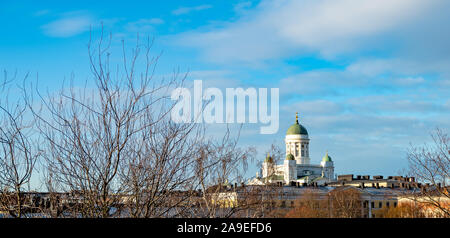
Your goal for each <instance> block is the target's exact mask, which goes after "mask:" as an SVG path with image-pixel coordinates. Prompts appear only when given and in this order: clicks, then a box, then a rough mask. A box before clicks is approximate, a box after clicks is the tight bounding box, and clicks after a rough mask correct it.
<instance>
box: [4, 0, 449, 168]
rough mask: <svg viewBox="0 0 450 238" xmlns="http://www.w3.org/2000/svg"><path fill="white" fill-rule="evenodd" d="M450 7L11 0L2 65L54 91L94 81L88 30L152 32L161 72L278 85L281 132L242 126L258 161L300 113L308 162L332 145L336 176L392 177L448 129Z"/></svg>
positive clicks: (216, 83) (211, 82) (128, 34)
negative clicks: (411, 152) (414, 149)
mask: <svg viewBox="0 0 450 238" xmlns="http://www.w3.org/2000/svg"><path fill="white" fill-rule="evenodd" d="M106 5H107V7H105V6H106ZM449 9H450V3H448V2H445V1H438V0H432V1H426V2H425V1H406V0H399V1H395V2H392V1H384V0H383V1H377V3H376V4H375V3H372V1H358V2H355V1H346V0H340V1H225V2H224V1H208V2H207V3H205V2H204V1H189V2H180V1H167V3H166V2H165V3H164V5H161V4H157V3H156V2H148V3H146V4H144V3H137V1H136V2H135V1H129V2H128V3H127V4H126V5H124V4H119V3H109V2H106V1H96V2H95V3H92V2H88V1H79V2H77V3H72V4H71V5H70V6H68V5H67V4H64V3H58V2H56V1H42V2H40V4H39V5H37V4H32V2H31V1H22V2H20V3H18V2H15V1H4V2H2V7H1V8H0V20H1V21H2V22H3V24H2V30H3V31H2V32H3V33H2V37H1V38H0V52H2V53H1V54H0V65H1V66H2V67H1V68H2V70H3V69H4V70H7V71H8V72H14V71H16V70H17V72H18V73H19V75H23V74H25V73H26V72H30V73H31V74H32V75H34V74H36V73H38V74H39V82H41V83H42V85H43V86H44V85H45V87H48V88H50V89H52V87H54V86H56V87H59V86H60V83H61V82H62V81H63V80H62V79H63V78H64V77H66V78H67V77H70V75H71V73H74V74H75V79H76V80H80V81H79V82H84V80H86V79H88V76H89V75H90V72H89V61H88V55H87V49H86V45H87V43H88V41H89V32H90V29H92V31H93V34H94V35H95V34H98V33H99V31H100V29H101V25H102V23H103V27H104V30H105V31H106V32H111V33H112V34H113V39H114V43H119V42H120V39H124V40H125V42H126V43H127V44H128V42H130V45H131V46H132V45H133V43H134V42H135V38H136V35H137V33H139V35H140V36H142V37H145V36H147V35H149V36H151V37H155V45H154V53H156V54H158V53H159V52H161V51H163V53H162V57H161V59H160V62H159V64H158V69H157V75H160V76H162V75H167V74H169V73H170V72H171V71H172V69H173V68H176V67H180V69H181V71H182V72H183V71H189V75H188V81H189V82H193V80H195V79H199V80H203V82H204V85H205V87H217V88H225V87H234V88H236V87H243V88H249V87H265V88H280V114H279V117H280V124H279V131H278V133H276V134H273V135H263V136H261V135H259V125H244V128H243V129H242V132H241V145H251V146H257V148H258V151H262V152H261V153H259V154H258V160H259V161H262V160H263V159H264V157H265V151H267V150H268V149H269V147H270V144H271V143H272V142H274V141H276V143H277V144H278V145H280V147H281V148H283V146H282V145H283V138H284V134H285V132H286V130H287V128H288V127H289V126H290V125H291V124H292V123H293V122H294V119H295V112H297V111H298V112H299V113H300V123H301V124H302V125H304V126H305V127H306V128H307V129H308V131H309V133H310V135H311V158H312V161H314V162H317V161H320V159H321V158H322V156H323V155H325V152H326V151H327V150H328V151H329V153H330V156H332V157H333V159H334V161H335V162H336V173H338V174H344V173H355V174H356V173H357V174H371V175H376V174H382V175H393V174H397V172H398V171H399V170H400V169H402V168H405V167H406V165H407V162H406V150H407V149H408V147H409V145H410V143H412V144H415V145H422V144H423V143H425V142H429V141H430V140H431V137H430V136H429V133H430V132H432V131H433V129H434V128H435V127H440V128H443V129H446V128H449V125H450V123H449V121H450V120H449V119H450V113H449V111H450V110H449V109H450V99H448V96H447V95H449V93H450V78H449V75H450V67H449V66H450V58H449V54H448V52H450V46H449V45H448V43H447V42H448V41H449V40H450V30H449V28H448V27H446V24H448V23H447V22H450V21H449V20H450V19H449V18H450V16H448V14H447V15H446V14H445V13H446V11H448V10H449ZM119 53H120V52H119ZM76 82H77V81H76ZM220 129H221V127H219V128H217V129H216V130H217V131H220ZM255 172H256V166H254V168H251V172H249V173H250V175H254V174H255Z"/></svg>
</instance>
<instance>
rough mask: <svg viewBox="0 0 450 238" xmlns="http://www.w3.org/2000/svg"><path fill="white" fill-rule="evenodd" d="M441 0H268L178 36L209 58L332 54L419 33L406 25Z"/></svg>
mask: <svg viewBox="0 0 450 238" xmlns="http://www.w3.org/2000/svg"><path fill="white" fill-rule="evenodd" d="M441 3H442V4H445V2H444V1H442V0H430V1H422V0H396V1H392V0H378V1H373V0H360V1H350V0H323V1H312V0H302V1H298V0H297V1H295V0H280V1H267V0H266V1H262V2H261V3H260V4H259V5H258V6H257V7H256V8H255V9H254V10H253V11H248V12H247V13H246V14H245V16H243V17H242V18H241V19H240V20H238V21H235V22H228V23H225V24H224V27H221V28H214V29H212V30H207V31H192V32H186V33H184V34H181V36H180V35H177V36H176V37H175V38H174V41H175V42H176V43H178V44H180V45H184V46H188V47H195V48H198V49H200V50H201V51H202V53H203V54H204V56H205V58H206V59H208V60H211V61H216V62H221V63H223V62H252V61H260V60H270V59H277V58H280V57H286V56H287V57H288V56H293V55H298V54H300V53H303V52H318V53H320V54H321V55H322V56H323V57H326V58H331V59H332V58H334V57H336V56H338V55H340V54H350V53H353V52H357V51H361V50H368V51H370V50H375V49H379V48H383V47H384V46H385V44H386V42H385V39H387V38H386V36H389V37H388V38H389V39H393V42H395V40H397V39H403V38H405V37H407V36H408V35H411V34H418V33H417V32H415V31H413V32H412V33H411V32H407V31H406V30H405V28H414V27H415V26H416V23H417V22H420V21H421V20H423V19H425V18H427V17H429V16H432V15H431V14H433V11H432V10H434V9H436V8H438V7H439V6H441V5H440V4H441ZM428 27H429V26H421V27H420V29H425V28H428ZM420 29H419V30H420ZM400 30H401V31H400ZM399 34H400V36H399ZM402 34H403V35H402ZM405 35H406V36H405ZM402 37H403V38H402ZM428 40H431V41H432V40H433V39H428ZM390 43H392V42H390Z"/></svg>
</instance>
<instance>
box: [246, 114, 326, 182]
mask: <svg viewBox="0 0 450 238" xmlns="http://www.w3.org/2000/svg"><path fill="white" fill-rule="evenodd" d="M309 142H310V140H309V136H308V131H307V130H306V128H305V127H303V126H302V125H301V124H300V123H299V122H298V114H297V115H296V119H295V123H294V124H293V125H292V126H290V127H289V129H288V130H287V132H286V137H285V143H286V159H285V160H284V161H283V163H282V164H276V163H275V161H274V159H273V158H272V157H271V156H270V155H269V154H268V155H267V157H266V159H265V160H264V162H263V164H262V177H259V176H257V177H259V178H256V180H253V184H257V183H259V184H261V183H277V182H282V183H284V184H292V183H300V184H305V183H306V184H313V183H315V184H318V185H321V184H324V183H328V182H331V181H334V180H335V176H334V164H333V161H332V160H331V157H330V156H329V155H328V152H327V153H326V154H325V156H324V157H323V158H322V161H321V162H320V164H311V163H310V161H311V159H310V157H309Z"/></svg>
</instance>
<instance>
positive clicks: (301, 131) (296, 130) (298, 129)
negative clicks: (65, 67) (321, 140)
mask: <svg viewBox="0 0 450 238" xmlns="http://www.w3.org/2000/svg"><path fill="white" fill-rule="evenodd" d="M286 135H308V131H307V130H306V128H305V127H303V126H302V125H300V123H298V115H296V120H295V124H294V125H292V126H290V127H289V129H288V130H287V132H286Z"/></svg>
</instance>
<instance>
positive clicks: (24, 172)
mask: <svg viewBox="0 0 450 238" xmlns="http://www.w3.org/2000/svg"><path fill="white" fill-rule="evenodd" d="M16 76H17V73H16V74H15V75H14V76H13V77H12V78H10V79H8V76H7V73H6V71H5V73H4V81H3V82H2V83H1V85H0V93H1V95H2V96H1V97H0V150H1V152H0V209H1V210H2V211H6V212H7V213H8V214H9V215H10V216H12V217H24V216H26V214H27V213H29V212H30V204H29V203H27V204H25V202H26V199H27V198H26V197H25V192H26V191H28V190H29V188H30V186H29V185H30V184H29V182H30V179H31V176H32V174H33V171H34V169H35V164H36V161H37V159H38V157H39V151H38V150H37V149H35V147H34V146H33V141H32V131H31V127H32V126H33V123H32V121H31V120H29V118H30V117H27V106H26V104H25V101H24V97H26V95H25V94H21V93H23V92H24V91H23V88H20V87H14V86H15V85H14V83H13V82H14V81H16ZM27 77H28V75H26V76H25V78H24V80H23V83H24V84H25V82H26V78H27ZM11 85H12V86H13V87H11ZM11 91H13V92H14V94H11ZM11 95H14V97H11ZM28 116H29V115H28ZM26 209H28V210H26Z"/></svg>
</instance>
